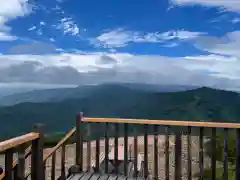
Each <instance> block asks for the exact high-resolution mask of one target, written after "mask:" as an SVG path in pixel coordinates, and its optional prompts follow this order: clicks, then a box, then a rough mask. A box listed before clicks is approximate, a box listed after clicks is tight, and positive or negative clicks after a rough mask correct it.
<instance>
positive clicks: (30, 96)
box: [0, 83, 197, 106]
mask: <svg viewBox="0 0 240 180" xmlns="http://www.w3.org/2000/svg"><path fill="white" fill-rule="evenodd" d="M118 86H123V87H127V88H130V89H134V90H139V91H148V92H177V91H184V90H190V89H196V88H197V87H195V86H184V85H182V86H181V85H152V84H139V83H108V84H107V83H106V84H100V85H82V86H79V87H69V88H52V89H39V88H40V87H38V89H37V90H32V89H29V90H28V91H27V88H22V89H20V92H19V93H15V94H14V93H13V94H11V95H6V96H3V97H1V96H0V106H10V105H14V104H18V103H22V102H35V103H39V102H60V101H63V100H66V99H76V98H83V97H87V96H90V95H91V94H92V93H94V92H97V91H99V90H100V91H101V88H104V87H105V88H107V87H109V88H113V89H114V88H116V89H117V88H118ZM13 91H14V90H12V89H10V93H11V92H13ZM15 91H16V90H15ZM21 91H22V92H21ZM0 92H1V90H0ZM5 93H6V92H5Z"/></svg>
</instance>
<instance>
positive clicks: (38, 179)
mask: <svg viewBox="0 0 240 180" xmlns="http://www.w3.org/2000/svg"><path fill="white" fill-rule="evenodd" d="M43 126H44V125H43V124H36V125H35V126H34V131H35V132H37V133H39V138H37V139H35V140H33V141H32V156H31V179H34V180H44V179H45V172H44V162H43V149H44V135H43Z"/></svg>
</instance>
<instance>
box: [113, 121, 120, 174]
mask: <svg viewBox="0 0 240 180" xmlns="http://www.w3.org/2000/svg"><path fill="white" fill-rule="evenodd" d="M114 125H115V135H114V173H115V174H117V173H118V167H117V162H118V138H119V124H118V123H115V124H114Z"/></svg>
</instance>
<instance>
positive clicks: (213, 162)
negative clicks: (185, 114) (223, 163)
mask: <svg viewBox="0 0 240 180" xmlns="http://www.w3.org/2000/svg"><path fill="white" fill-rule="evenodd" d="M211 143H212V144H211V146H212V147H211V156H212V158H211V166H212V180H216V128H212V138H211Z"/></svg>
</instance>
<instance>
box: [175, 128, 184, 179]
mask: <svg viewBox="0 0 240 180" xmlns="http://www.w3.org/2000/svg"><path fill="white" fill-rule="evenodd" d="M181 161H182V139H181V132H180V130H179V129H178V130H177V132H176V135H175V180H181V179H182V173H181V171H182V166H181Z"/></svg>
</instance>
